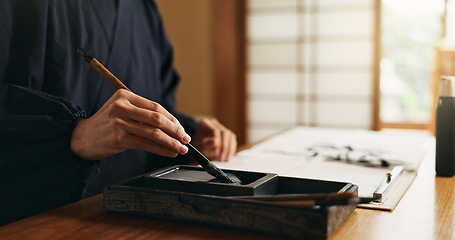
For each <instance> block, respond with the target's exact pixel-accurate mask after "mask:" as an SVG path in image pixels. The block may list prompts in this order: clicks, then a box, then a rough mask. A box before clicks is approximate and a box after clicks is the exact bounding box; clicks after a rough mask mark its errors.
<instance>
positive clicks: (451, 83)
mask: <svg viewBox="0 0 455 240" xmlns="http://www.w3.org/2000/svg"><path fill="white" fill-rule="evenodd" d="M439 96H440V97H455V76H441V78H440V80H439Z"/></svg>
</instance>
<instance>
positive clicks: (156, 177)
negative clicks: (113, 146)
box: [144, 166, 278, 196]
mask: <svg viewBox="0 0 455 240" xmlns="http://www.w3.org/2000/svg"><path fill="white" fill-rule="evenodd" d="M223 171H224V172H225V173H226V175H228V176H229V177H231V178H232V179H234V180H236V182H237V184H233V183H222V182H220V181H219V180H218V179H216V178H215V177H213V176H212V175H210V174H208V173H207V172H206V171H205V170H204V169H203V168H200V167H192V166H173V167H169V168H165V169H163V170H161V171H156V172H153V173H149V174H146V175H145V176H144V184H145V186H149V187H151V188H154V189H161V190H169V191H178V192H189V193H197V194H206V195H216V196H242V195H246V196H255V195H272V194H275V191H276V189H277V184H278V175H277V174H272V173H258V172H244V171H232V170H223Z"/></svg>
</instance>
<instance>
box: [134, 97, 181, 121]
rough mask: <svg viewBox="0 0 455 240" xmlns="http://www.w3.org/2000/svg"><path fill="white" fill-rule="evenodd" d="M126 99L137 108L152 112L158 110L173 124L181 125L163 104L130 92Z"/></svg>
mask: <svg viewBox="0 0 455 240" xmlns="http://www.w3.org/2000/svg"><path fill="white" fill-rule="evenodd" d="M128 100H129V101H130V102H131V104H133V105H135V106H136V107H138V108H142V109H147V110H149V111H153V112H159V113H161V114H163V115H164V116H165V117H166V118H167V119H169V120H170V121H171V122H173V123H174V124H178V125H180V126H181V124H180V122H179V121H178V120H177V118H176V117H174V116H173V115H172V114H171V113H169V112H168V111H167V110H166V109H165V108H164V107H163V106H161V105H160V104H158V103H156V102H153V101H150V100H148V99H146V98H143V97H141V96H139V95H136V94H130V95H129V96H128Z"/></svg>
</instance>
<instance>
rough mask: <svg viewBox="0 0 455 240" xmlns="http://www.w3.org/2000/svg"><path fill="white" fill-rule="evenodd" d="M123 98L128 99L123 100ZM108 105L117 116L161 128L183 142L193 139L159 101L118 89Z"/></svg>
mask: <svg viewBox="0 0 455 240" xmlns="http://www.w3.org/2000/svg"><path fill="white" fill-rule="evenodd" d="M123 99H125V100H127V101H122V100H123ZM106 105H109V106H111V111H112V112H113V114H114V115H115V116H120V117H125V116H126V117H127V118H129V119H131V120H134V121H137V122H142V123H146V124H149V125H151V126H154V127H157V128H160V129H162V130H164V132H166V133H167V134H168V135H170V136H172V137H173V138H175V139H177V140H179V141H181V142H182V143H183V144H187V143H189V142H190V141H191V138H190V136H189V135H188V134H186V133H185V130H184V129H183V127H182V126H181V125H180V123H179V122H178V120H177V118H175V117H174V116H172V115H171V114H170V113H169V112H168V111H167V110H166V109H164V108H163V107H162V106H161V105H160V104H158V103H155V102H152V101H149V100H147V99H145V98H143V97H140V96H138V95H136V94H133V93H131V92H129V91H126V90H118V91H117V92H116V93H115V94H114V96H113V97H111V98H110V99H109V100H108V101H107V103H106V104H105V106H106ZM103 107H104V106H103ZM125 120H126V119H125Z"/></svg>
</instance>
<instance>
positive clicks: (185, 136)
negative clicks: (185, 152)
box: [183, 133, 191, 144]
mask: <svg viewBox="0 0 455 240" xmlns="http://www.w3.org/2000/svg"><path fill="white" fill-rule="evenodd" d="M190 141H191V137H190V135H188V134H187V133H185V135H183V142H184V143H185V144H187V143H189V142H190Z"/></svg>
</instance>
